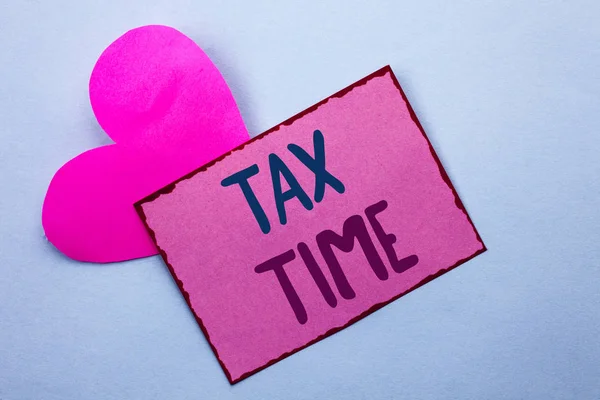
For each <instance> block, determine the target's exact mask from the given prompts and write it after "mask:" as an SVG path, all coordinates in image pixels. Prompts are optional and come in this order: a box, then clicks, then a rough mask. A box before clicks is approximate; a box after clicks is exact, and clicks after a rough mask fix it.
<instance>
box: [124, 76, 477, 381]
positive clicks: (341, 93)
mask: <svg viewBox="0 0 600 400" xmlns="http://www.w3.org/2000/svg"><path fill="white" fill-rule="evenodd" d="M388 72H389V73H390V76H391V78H392V81H393V82H394V85H395V86H396V88H397V89H398V91H399V92H400V95H401V96H402V99H403V100H404V101H405V102H406V105H407V107H408V111H409V113H410V116H411V118H412V120H413V121H414V122H415V123H416V124H417V126H418V128H419V130H420V132H421V134H422V135H423V137H424V138H425V140H427V144H428V145H429V150H430V151H431V155H432V156H433V158H434V160H435V162H436V164H437V166H438V168H439V170H440V175H441V176H442V179H443V180H444V182H446V184H447V185H448V187H449V188H450V190H452V193H453V194H454V199H455V203H456V207H457V208H459V209H460V210H461V211H462V212H463V213H464V214H465V216H466V217H467V219H468V221H469V223H470V224H471V227H472V228H473V231H474V232H475V235H476V236H477V240H478V241H479V242H480V243H481V244H482V246H483V247H482V249H481V250H478V251H476V252H475V253H473V254H472V255H470V256H469V257H466V258H464V259H462V260H459V261H458V262H456V263H455V264H454V265H452V266H450V267H448V268H446V269H443V270H440V271H439V272H437V273H435V274H433V275H430V276H428V277H426V278H425V279H423V280H422V281H421V282H419V283H418V284H417V285H415V286H413V287H412V288H410V289H409V290H407V291H404V292H402V293H400V294H398V295H396V296H394V297H392V298H391V299H390V300H388V301H384V302H382V303H378V304H375V305H374V306H372V307H371V308H369V309H368V310H367V311H365V312H363V313H361V314H359V315H357V316H356V317H354V318H352V319H351V320H350V321H348V322H347V323H346V324H345V325H343V326H339V327H336V328H333V329H330V330H329V331H327V332H325V333H324V334H323V335H320V336H318V337H317V338H315V339H313V340H311V341H310V342H308V343H306V344H305V345H303V346H300V347H298V348H296V349H294V350H292V351H289V352H287V353H283V354H282V355H280V356H279V357H277V358H275V359H273V360H271V361H269V362H267V363H265V364H264V365H262V366H261V367H259V368H256V369H254V370H252V371H249V372H246V373H245V374H243V375H241V376H240V377H239V378H237V379H231V374H230V373H229V371H228V370H227V367H225V364H224V363H223V361H222V360H221V358H220V357H219V353H218V351H217V349H216V348H215V346H214V345H213V344H212V342H211V340H210V335H209V334H208V332H207V330H206V327H205V326H204V323H203V322H202V319H201V318H200V317H199V316H198V315H197V314H196V311H195V310H194V309H193V308H192V305H191V302H190V296H189V294H188V293H187V292H186V291H185V289H184V288H183V282H182V281H181V280H179V279H178V278H177V275H176V274H175V271H174V269H173V266H172V265H171V264H169V261H168V255H167V253H166V252H165V251H164V250H162V249H161V248H160V246H159V245H158V243H157V242H156V235H155V233H154V231H153V230H152V229H151V228H150V226H148V223H147V221H146V215H145V214H144V210H143V208H142V204H144V203H148V202H151V201H153V200H155V199H157V198H158V197H159V196H161V195H163V194H167V193H170V192H172V191H173V190H174V189H175V186H176V185H177V183H178V182H180V181H182V180H185V179H189V178H191V177H193V176H194V175H196V174H197V173H199V172H204V171H206V170H208V168H210V167H212V166H213V165H215V164H217V163H218V162H219V161H222V160H223V159H225V158H226V157H228V156H229V155H231V154H232V153H233V152H236V151H240V150H242V149H243V148H244V147H246V146H248V145H250V144H252V143H253V142H255V141H257V140H260V139H262V138H264V137H265V136H267V135H269V134H271V133H273V132H276V131H278V130H279V128H280V127H282V126H288V125H291V124H292V123H293V122H294V121H296V120H297V119H299V118H302V117H303V116H305V115H307V114H310V113H311V112H313V111H315V110H316V109H317V108H319V107H320V106H321V105H323V104H325V103H327V102H328V101H329V99H332V98H336V97H343V96H344V95H345V94H346V93H348V92H350V91H351V90H353V89H354V88H356V87H358V86H362V85H364V84H366V83H367V82H368V81H370V80H371V79H373V78H377V77H381V76H383V75H385V74H386V73H388ZM134 207H135V209H136V211H137V213H138V215H139V216H140V218H141V219H142V222H143V223H144V226H145V227H146V229H147V230H148V232H149V234H150V237H151V238H152V241H153V242H154V244H155V245H156V248H157V249H158V251H159V253H160V256H161V257H162V258H163V260H164V262H165V264H166V265H167V267H168V268H169V271H170V273H171V275H172V276H173V279H174V280H175V283H177V286H178V287H179V290H180V291H181V293H182V294H183V297H184V298H185V301H186V302H187V304H188V306H189V308H190V310H191V311H192V314H193V315H194V317H195V318H196V321H197V323H198V325H199V326H200V329H201V330H202V332H203V333H204V336H206V340H207V341H208V343H209V345H210V347H211V349H212V351H213V352H214V354H215V356H216V357H217V360H218V361H219V364H220V365H221V368H222V369H223V371H224V372H225V375H226V376H227V379H228V380H229V383H231V384H232V385H233V384H235V383H237V382H239V381H241V380H243V379H245V378H247V377H249V376H251V375H254V374H255V373H257V372H260V371H262V370H263V369H265V368H267V367H269V366H271V365H273V364H275V363H276V362H279V361H281V360H283V359H284V358H286V357H289V356H291V355H292V354H294V353H296V352H298V351H300V350H302V349H304V348H306V347H308V346H310V345H312V344H314V343H316V342H319V341H321V340H323V339H325V338H326V337H329V336H331V335H333V334H334V333H337V332H339V331H341V330H342V329H345V328H347V327H348V326H350V325H352V324H354V323H355V322H357V321H359V320H361V319H363V318H364V317H366V316H368V315H369V314H372V313H373V312H375V311H377V310H379V309H380V308H382V307H384V306H386V305H388V304H390V303H391V302H393V301H395V300H397V299H398V298H400V297H402V296H404V295H406V294H408V293H410V292H412V291H413V290H415V289H418V288H419V287H421V286H423V285H425V284H426V283H428V282H431V281H432V280H434V279H435V278H437V277H439V276H441V275H443V274H445V273H446V272H448V271H451V270H453V269H454V268H456V267H458V266H459V265H461V264H463V263H465V262H467V261H469V260H471V259H472V258H474V257H476V256H478V255H479V254H481V253H483V252H485V251H486V250H487V248H486V247H485V244H484V243H483V241H482V240H481V237H480V236H479V232H478V231H477V228H475V225H474V224H473V221H472V220H471V217H470V216H469V214H468V213H467V210H466V209H465V206H464V205H463V203H462V201H461V200H460V198H459V197H458V193H457V192H456V189H455V188H454V186H453V185H452V182H451V181H450V178H449V177H448V174H447V173H446V171H445V170H444V167H443V166H442V163H441V162H440V159H439V158H438V156H437V154H436V153H435V150H434V149H433V146H432V145H431V142H430V141H429V138H428V137H427V134H426V133H425V130H424V129H423V126H422V125H421V123H420V122H419V119H418V118H417V115H416V114H415V112H414V110H413V108H412V106H411V105H410V103H409V101H408V99H407V97H406V94H404V91H403V90H402V87H401V86H400V83H398V80H397V79H396V76H395V75H394V72H393V71H392V68H391V67H390V66H389V65H386V66H385V67H383V68H381V69H379V70H377V71H375V72H373V73H372V74H370V75H368V76H366V77H364V78H362V79H361V80H359V81H357V82H355V83H353V84H352V85H350V86H348V87H346V88H345V89H342V90H340V91H339V92H337V93H335V94H333V95H331V96H329V97H327V98H326V99H324V100H321V101H320V102H318V103H317V104H315V105H313V106H311V107H309V108H307V109H306V110H304V111H302V112H300V113H298V114H296V115H294V116H293V117H291V118H289V119H287V120H285V121H284V122H282V123H281V124H279V125H277V126H274V127H273V128H271V129H269V130H267V131H266V132H263V133H261V134H260V135H258V136H256V137H254V138H252V139H250V140H248V141H247V142H246V143H244V144H242V145H240V146H238V147H236V148H234V149H233V150H231V151H229V152H227V153H225V154H223V155H222V156H220V157H218V158H216V159H215V160H213V161H211V162H209V163H207V164H205V165H203V166H202V167H200V168H197V169H196V170H194V171H192V172H190V173H188V174H186V175H184V176H182V177H181V178H179V179H177V180H176V181H174V182H172V183H170V184H169V185H167V186H165V187H163V188H162V189H159V190H157V191H156V192H154V193H152V194H151V195H149V196H147V197H145V198H143V199H142V200H139V201H137V202H136V203H135V204H134Z"/></svg>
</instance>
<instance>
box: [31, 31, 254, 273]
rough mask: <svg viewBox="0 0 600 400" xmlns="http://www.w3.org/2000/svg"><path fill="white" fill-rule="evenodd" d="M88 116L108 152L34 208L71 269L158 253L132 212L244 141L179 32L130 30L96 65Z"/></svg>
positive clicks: (228, 103) (91, 154)
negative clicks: (99, 130) (104, 139)
mask: <svg viewBox="0 0 600 400" xmlns="http://www.w3.org/2000/svg"><path fill="white" fill-rule="evenodd" d="M89 90H90V100H91V104H92V108H93V110H94V114H95V115H96V118H97V119H98V122H99V123H100V125H101V126H102V128H103V129H104V130H105V131H106V133H107V134H108V135H109V136H110V137H111V138H112V139H113V140H114V141H115V142H117V143H116V144H112V145H108V146H103V147H99V148H96V149H92V150H89V151H87V152H85V153H83V154H80V155H79V156H77V157H75V158H73V159H72V160H70V161H69V162H67V163H66V164H65V165H63V166H62V167H61V168H60V169H59V170H58V172H57V173H56V174H55V175H54V178H53V179H52V182H51V183H50V186H49V188H48V192H47V193H46V198H45V200H44V206H43V209H42V224H43V226H44V230H45V232H46V236H47V238H48V239H49V240H50V242H51V243H52V244H54V246H56V248H58V249H59V250H60V251H61V252H63V253H64V254H66V255H67V256H69V257H71V258H74V259H76V260H80V261H89V262H113V261H124V260H130V259H134V258H139V257H146V256H150V255H154V254H157V250H156V248H155V246H154V244H153V243H152V240H151V239H150V237H149V236H148V233H147V232H146V230H145V229H144V226H143V224H142V222H141V221H140V219H139V217H138V215H137V214H136V212H135V210H134V208H133V203H134V202H136V201H137V200H140V199H142V198H143V197H145V196H147V195H149V194H151V193H153V192H154V191H156V190H158V189H160V188H161V187H163V186H165V185H167V184H169V183H170V182H172V181H173V180H175V179H177V178H179V177H181V176H182V175H185V174H186V173H188V172H190V171H192V170H194V169H195V168H197V167H198V166H199V165H202V164H205V163H207V162H209V161H211V160H213V159H215V158H217V157H219V156H220V155H222V154H224V153H226V152H228V151H229V150H231V149H233V148H234V147H236V146H238V145H240V144H242V143H244V142H245V141H247V140H248V138H249V136H248V132H247V130H246V127H245V125H244V122H243V121H242V118H241V116H240V113H239V111H238V109H237V106H236V104H235V100H234V99H233V96H232V95H231V92H230V91H229V88H228V86H227V83H226V82H225V81H224V79H223V77H222V76H221V74H220V73H219V71H218V69H217V68H216V67H215V66H214V64H213V63H212V62H211V61H210V59H209V58H208V57H207V56H206V54H204V52H203V51H202V50H201V49H200V48H199V47H198V46H197V45H196V44H195V43H194V42H193V41H192V40H191V39H189V38H188V37H186V36H185V35H183V34H182V33H181V32H179V31H177V30H175V29H173V28H170V27H166V26H157V25H153V26H143V27H140V28H137V29H133V30H131V31H129V32H127V33H125V34H124V35H123V36H121V37H120V38H119V39H117V40H116V41H115V42H113V43H112V44H111V45H110V46H109V47H108V48H107V49H106V50H105V51H104V52H103V53H102V55H101V56H100V58H99V59H98V62H97V63H96V66H95V67H94V70H93V71H92V76H91V78H90V87H89Z"/></svg>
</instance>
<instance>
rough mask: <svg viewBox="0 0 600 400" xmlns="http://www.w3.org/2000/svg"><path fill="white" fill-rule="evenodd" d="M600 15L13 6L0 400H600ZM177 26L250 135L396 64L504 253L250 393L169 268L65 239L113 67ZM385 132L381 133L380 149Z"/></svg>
mask: <svg viewBox="0 0 600 400" xmlns="http://www.w3.org/2000/svg"><path fill="white" fill-rule="evenodd" d="M599 20H600V3H599V2H598V1H597V0H587V1H585V0H576V1H560V0H545V1H541V0H536V1H520V0H510V1H508V0H507V1H499V0H472V1H467V0H457V1H446V0H419V1H399V0H396V1H391V0H390V1H383V0H370V1H362V2H358V1H349V0H345V1H342V0H340V1H318V2H300V1H293V2H292V1H263V0H254V1H243V0H239V1H232V2H226V1H211V2H207V1H198V0H129V1H125V0H95V1H83V0H81V1H79V0H71V1H66V0H56V1H42V0H37V1H34V0H3V1H2V2H1V3H0V139H1V145H0V188H1V196H0V399H2V400H21V399H34V400H37V399H44V400H45V399H48V400H53V399H161V400H163V399H286V400H287V399H349V400H353V399H540V400H549V399H577V400H587V399H589V400H598V399H600V228H599V224H600V211H599V206H600V202H599V200H598V196H599V194H600V185H599V182H600V181H599V179H600V178H599V173H600V161H599V156H598V154H599V152H600V131H599V128H600V24H599V22H598V21H599ZM156 23H159V24H165V25H171V26H173V27H176V28H177V29H179V30H181V31H182V32H184V33H185V34H187V35H188V36H190V37H191V38H192V39H194V40H195V41H196V42H197V43H198V44H199V45H200V46H201V47H202V48H203V49H204V50H205V51H206V52H207V54H208V55H209V56H210V57H211V58H212V60H213V61H214V62H215V63H216V65H217V66H218V67H219V68H220V70H221V71H222V73H223V75H224V77H225V79H226V80H227V82H228V83H229V85H230V86H231V90H232V91H233V94H234V96H235V97H236V99H237V101H238V105H239V107H240V110H241V113H242V116H243V117H244V120H245V122H246V124H247V126H248V129H249V131H250V132H251V134H252V135H256V134H259V133H260V132H262V131H264V130H266V129H268V128H270V127H271V126H273V125H276V124H278V123H279V122H281V121H283V120H284V119H286V118H288V117H290V116H292V115H294V114H296V113H297V112H299V111H301V110H303V109H304V108H306V107H308V106H310V105H312V104H314V103H316V102H317V101H319V100H321V99H322V98H324V97H327V96H329V95H330V94H332V93H334V92H335V91H337V90H339V89H342V88H343V87H345V86H347V85H349V84H351V83H353V82H354V81H356V80H358V79H360V78H362V77H363V76H365V75H367V74H369V73H371V72H373V71H374V70H376V69H378V68H380V67H382V66H384V65H386V64H390V65H391V66H392V68H393V69H394V71H395V72H396V74H397V76H398V79H399V80H400V82H401V84H402V85H403V87H404V89H405V90H406V92H407V95H408V97H409V99H410V101H411V102H412V104H413V106H414V108H415V111H416V113H417V115H418V116H419V118H420V119H421V121H422V123H423V125H424V127H425V130H426V131H427V132H428V135H429V137H430V139H431V140H432V142H433V145H434V147H435V149H436V150H437V152H438V154H439V156H440V158H441V160H442V162H443V164H444V166H445V167H446V169H447V171H448V173H449V175H450V177H451V179H452V181H453V182H454V184H455V186H456V188H457V190H458V192H459V194H460V196H461V197H462V199H463V201H464V203H465V205H466V207H467V209H468V211H469V212H470V214H471V216H472V218H473V220H474V222H475V224H476V226H477V228H478V229H479V232H480V233H481V236H482V237H483V239H484V241H485V242H486V245H487V247H488V248H489V251H488V252H487V253H485V254H483V255H482V256H479V257H477V258H476V259H474V260H472V261H470V262H468V263H467V264H465V265H463V266H461V267H459V268H458V269H456V270H454V271H452V272H450V273H448V274H447V275H444V276H443V277H441V278H439V279H437V280H435V281H433V282H431V283H429V284H427V285H426V286H424V287H422V288H420V289H419V290H417V291H415V292H413V293H411V294H409V295H407V296H405V297H403V298H402V299H400V300H398V301H396V302H394V303H393V304H391V305H389V306H387V307H385V308H384V309H382V310H380V311H378V312H376V313H375V314H373V315H371V316H369V317H367V318H366V319H364V320H362V321H360V322H359V323H357V324H355V325H353V326H351V327H350V328H348V329H345V330H344V331H342V332H340V333H338V334H336V335H334V336H332V337H330V338H328V339H326V340H324V341H322V342H320V343H318V344H315V345H313V346H311V347H310V348H308V349H305V350H303V351H301V352H300V353H298V354H296V355H294V356H292V357H290V358H288V359H285V360H284V361H282V362H279V363H277V364H276V365H274V366H272V367H270V368H268V369H266V370H264V371H263V372H260V373H258V374H257V375H254V376H252V377H250V378H249V379H246V380H244V381H243V382H241V383H239V384H237V385H234V386H231V385H230V384H229V383H228V382H227V380H226V378H225V376H224V374H223V372H222V370H221V368H220V367H219V365H218V363H217V361H216V359H215V357H214V356H213V354H212V352H211V350H210V348H209V346H208V344H207V342H206V340H205V339H204V336H203V335H202V333H201V332H200V330H199V329H198V327H197V325H196V322H195V321H194V319H193V317H192V314H191V312H190V311H189V309H188V308H187V306H186V304H185V302H184V299H183V297H182V296H181V294H180V293H179V291H178V289H177V287H176V285H175V283H174V282H173V280H172V279H171V277H170V275H169V273H168V271H167V269H166V268H165V266H164V264H163V263H162V261H161V260H160V259H159V258H158V257H151V258H147V259H143V260H137V261H131V262H124V263H118V264H111V265H92V264H82V263H79V262H74V261H71V260H69V259H67V258H66V257H64V256H63V255H61V254H60V253H59V252H57V251H56V250H55V249H54V248H53V247H52V245H50V244H49V243H48V242H47V241H46V240H45V238H44V232H43V229H42V227H41V222H40V213H41V212H40V210H41V205H42V201H43V198H44V194H45V191H46V188H47V185H48V183H49V182H50V179H51V178H52V175H53V174H54V172H55V171H56V170H57V169H58V168H59V167H60V166H61V165H62V164H63V163H64V162H66V161H67V160H69V159H70V158H72V157H74V156H75V155H77V154H79V153H81V152H83V151H85V150H87V149H90V148H93V147H97V146H100V145H103V144H107V143H110V141H109V139H108V137H107V136H106V135H105V134H104V133H103V132H102V130H101V129H100V127H99V126H98V124H97V122H96V120H95V118H94V115H93V113H92V111H91V108H90V105H89V100H88V93H87V84H88V79H89V74H90V72H91V70H92V67H93V65H94V63H95V61H96V59H97V57H98V56H99V54H100V53H101V52H102V50H103V49H104V48H105V47H106V46H108V45H109V44H110V43H111V42H112V41H113V40H114V39H116V38H117V37H118V36H120V35H121V34H123V33H124V32H125V31H127V30H128V29H131V28H134V27H137V26H140V25H146V24H156ZM373 140H377V138H373Z"/></svg>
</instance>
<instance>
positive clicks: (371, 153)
mask: <svg viewBox="0 0 600 400" xmlns="http://www.w3.org/2000/svg"><path fill="white" fill-rule="evenodd" d="M136 208H137V210H138V212H139V214H140V216H141V218H142V220H143V221H144V222H145V224H146V226H147V228H148V230H149V231H150V233H151V236H152V238H153V240H154V241H155V243H156V245H157V246H158V248H159V250H160V254H161V255H162V257H163V258H164V260H165V262H166V263H167V265H168V266H169V269H170V270H171V272H172V274H173V276H174V278H175V280H176V282H177V283H178V285H179V287H180V288H181V290H182V292H183V294H184V296H185V298H186V300H187V301H188V304H189V306H190V307H191V309H192V311H193V312H194V315H195V316H196V318H197V320H198V323H199V324H200V326H201V328H202V330H203V331H204V333H205V335H206V337H207V339H208V341H209V342H210V344H211V346H212V348H213V350H214V352H215V354H216V355H217V358H218V359H219V362H220V363H221V365H222V367H223V369H224V370H225V373H226V375H227V377H228V379H229V380H230V382H232V383H234V382H237V381H239V380H241V379H244V378H245V377H247V376H249V375H251V374H253V373H255V372H257V371H259V370H261V369H263V368H265V367H267V366H269V365H271V364H273V363H275V362H276V361H279V360H281V359H282V358H285V357H287V356H289V355H290V354H292V353H294V352H296V351H298V350H300V349H302V348H304V347H306V346H308V345H310V344H312V343H315V342H316V341H319V340H321V339H323V338H325V337H327V336H329V335H331V334H333V333H335V332H337V331H339V330H340V329H343V328H344V327H346V326H348V325H350V324H352V323H354V322H356V321H357V320H359V319H361V318H362V317H364V316H366V315H368V314H370V313H372V312H374V311H375V310H377V309H379V308H381V307H383V306H384V305H386V304H388V303H389V302H391V301H393V300H394V299H397V298H398V297H400V296H402V295H403V294H406V293H408V292H409V291H411V290H413V289H415V288H417V287H419V286H420V285H422V284H424V283H426V282H428V281H430V280H432V279H434V278H435V277H438V276H440V275H441V274H443V273H444V272H447V271H448V270H450V269H452V268H454V267H456V266H458V265H460V264H462V263H463V262H465V261H467V260H469V259H471V258H473V257H474V256H476V255H477V254H480V253H482V252H483V251H485V246H484V244H483V242H482V241H481V239H480V237H479V235H478V234H477V232H476V230H475V227H474V226H473V224H472V223H471V221H470V219H469V216H468V215H467V213H466V211H465V209H464V207H463V205H462V203H461V201H460V199H459V198H458V195H457V194H456V192H455V190H454V189H453V187H452V185H451V183H450V180H449V179H448V176H447V175H446V173H445V172H444V170H443V168H442V166H441V164H440V162H439V160H438V159H437V157H436V155H435V153H434V151H433V148H432V147H431V145H430V144H429V142H428V140H427V138H426V136H425V133H424V132H423V129H422V128H421V126H420V124H419V122H418V121H417V118H416V116H415V115H414V113H413V111H412V109H411V108H410V105H409V104H408V102H407V100H406V97H405V96H404V94H403V92H402V90H401V88H400V86H399V84H398V82H397V81H396V78H395V77H394V75H393V73H392V71H391V69H390V68H389V67H385V68H383V69H381V70H379V71H377V72H375V73H373V74H371V75H370V76H368V77H366V78H364V79H362V80H361V81H359V82H357V83H355V84H353V85H352V86H350V87H348V88H346V89H344V90H342V91H341V92H339V93H337V94H335V95H333V96H331V97H330V98H328V99H326V100H324V101H322V102H320V103H319V104H317V105H315V106H313V107H311V108H309V109H307V110H305V111H304V112H302V113H300V114H298V115H296V116H295V117H293V118H291V119H289V120H287V121H285V122H284V123H282V124H281V125H279V126H276V127H274V128H273V129H271V130H269V131H267V132H265V133H263V134H262V135H260V136H258V137H256V138H254V139H252V140H250V141H249V142H247V143H246V144H244V145H242V146H240V147H238V148H236V149H235V150H233V151H231V152H230V153H228V154H226V155H224V156H222V157H220V158H218V159H216V160H214V161H212V162H210V163H209V164H207V165H205V166H203V167H201V168H199V169H197V170H196V171H194V172H192V173H190V174H188V175H186V176H184V177H183V178H181V179H179V180H177V181H175V182H174V183H172V184H171V185H169V186H167V187H165V188H163V189H161V190H160V191H158V192H156V193H154V194H153V195H151V196H149V197H147V198H146V199H144V200H142V201H140V202H138V203H137V204H136ZM349 357H351V355H349Z"/></svg>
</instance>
